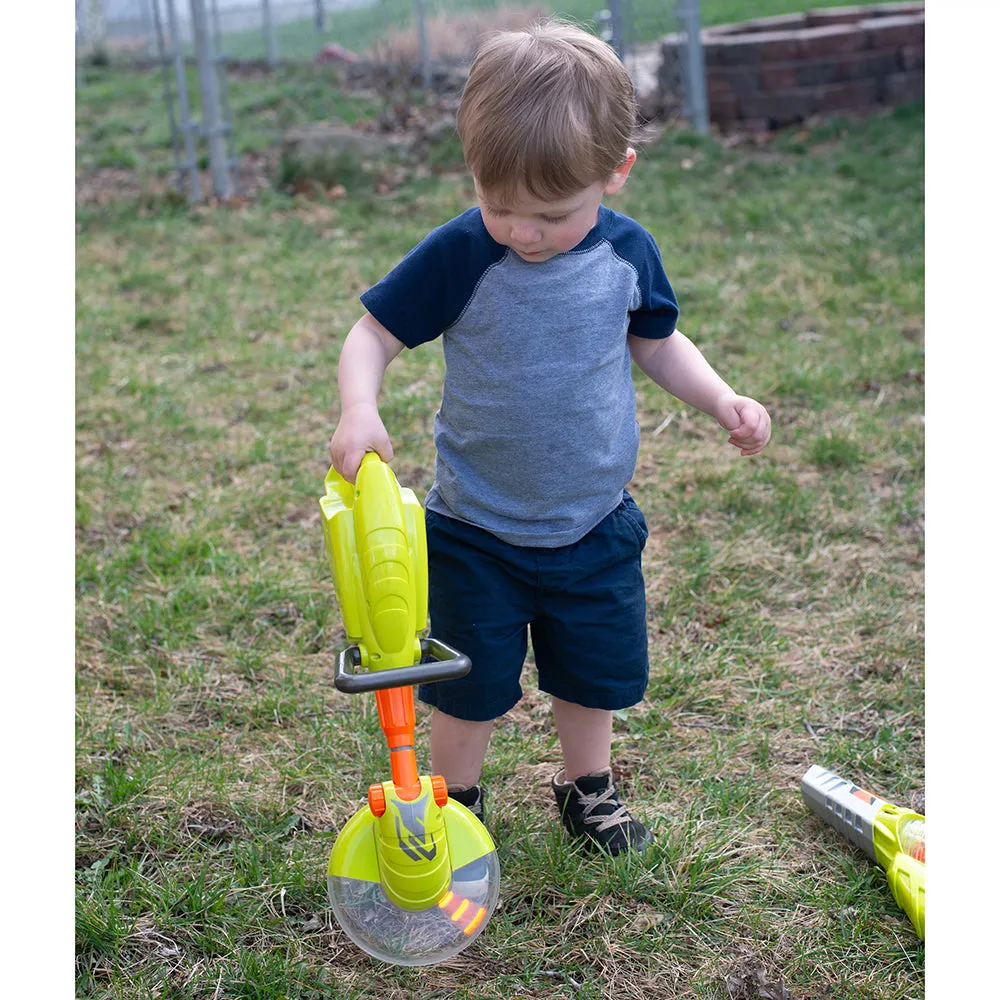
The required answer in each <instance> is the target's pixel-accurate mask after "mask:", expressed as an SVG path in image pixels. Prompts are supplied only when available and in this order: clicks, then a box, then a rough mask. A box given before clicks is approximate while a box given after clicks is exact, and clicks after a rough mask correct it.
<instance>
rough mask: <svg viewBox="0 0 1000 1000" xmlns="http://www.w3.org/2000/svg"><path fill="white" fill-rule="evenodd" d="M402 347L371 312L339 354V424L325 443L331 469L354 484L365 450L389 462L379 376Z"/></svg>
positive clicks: (348, 337)
mask: <svg viewBox="0 0 1000 1000" xmlns="http://www.w3.org/2000/svg"><path fill="white" fill-rule="evenodd" d="M402 349H403V344H402V343H401V342H400V341H399V340H397V339H396V338H395V337H394V336H393V335H392V334H391V333H390V332H389V331H388V330H387V329H386V328H385V327H384V326H382V324H381V323H379V321H378V320H377V319H375V317H374V316H372V315H371V313H365V314H364V316H362V317H361V319H359V320H358V321H357V323H355V324H354V326H353V327H351V332H350V333H349V334H348V335H347V339H346V340H345V341H344V346H343V348H342V349H341V351H340V366H339V377H338V384H339V386H340V422H339V423H338V424H337V429H336V430H335V431H334V433H333V437H332V438H331V439H330V459H331V460H332V462H333V467H334V468H335V469H336V470H337V471H338V472H339V473H340V474H341V475H342V476H343V477H344V478H345V479H346V480H347V481H348V482H351V483H353V482H354V479H355V477H356V476H357V474H358V467H359V466H360V465H361V459H362V458H364V456H365V452H366V451H374V452H378V454H379V456H380V457H381V458H382V460H383V461H385V462H388V461H389V460H390V459H391V458H392V443H391V442H390V441H389V434H388V432H387V431H386V429H385V425H384V424H383V423H382V418H381V417H380V416H379V412H378V393H379V389H380V388H381V386H382V377H383V376H384V375H385V370H386V368H388V367H389V363H390V362H391V361H392V359H393V358H395V357H396V355H397V354H399V352H400V351H402Z"/></svg>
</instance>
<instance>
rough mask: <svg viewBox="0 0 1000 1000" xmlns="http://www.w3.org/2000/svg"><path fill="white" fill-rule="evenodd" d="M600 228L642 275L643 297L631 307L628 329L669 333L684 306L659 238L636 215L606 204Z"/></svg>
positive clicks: (646, 334) (651, 335) (652, 336)
mask: <svg viewBox="0 0 1000 1000" xmlns="http://www.w3.org/2000/svg"><path fill="white" fill-rule="evenodd" d="M596 228H597V229H599V231H600V232H599V234H598V235H599V236H600V237H601V238H603V239H606V240H607V241H608V242H609V243H610V244H611V246H612V247H613V248H614V251H615V253H616V254H617V255H618V256H619V257H621V258H622V260H625V261H628V263H629V264H631V265H632V267H634V268H635V271H636V274H637V275H638V292H639V301H638V303H637V304H634V307H633V309H631V310H630V316H629V330H628V332H629V333H631V334H634V335H635V336H636V337H647V338H650V339H654V340H659V339H662V338H664V337H669V336H670V334H672V333H673V332H674V330H675V329H676V327H677V317H678V316H679V315H680V309H679V308H678V306H677V296H676V295H674V290H673V288H671V286H670V281H669V279H668V278H667V275H666V273H665V272H664V270H663V260H662V259H661V257H660V249H659V247H658V246H657V245H656V240H655V239H653V237H652V235H650V233H648V232H647V231H646V229H644V228H643V227H642V226H640V225H639V223H638V222H636V221H635V220H634V219H630V218H629V217H628V216H627V215H620V214H619V213H618V212H613V211H612V210H611V209H609V208H605V207H604V206H603V205H602V206H601V210H600V214H599V216H598V225H597V227H596Z"/></svg>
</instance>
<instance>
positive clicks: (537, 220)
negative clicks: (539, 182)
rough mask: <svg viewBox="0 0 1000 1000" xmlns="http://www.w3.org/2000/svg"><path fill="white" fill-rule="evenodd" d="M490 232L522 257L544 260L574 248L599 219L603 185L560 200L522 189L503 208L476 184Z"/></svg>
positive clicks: (531, 261)
mask: <svg viewBox="0 0 1000 1000" xmlns="http://www.w3.org/2000/svg"><path fill="white" fill-rule="evenodd" d="M476 194H477V195H478V196H479V207H480V209H481V210H482V213H483V223H484V224H485V226H486V231H487V232H488V233H489V234H490V236H492V237H493V239H495V240H496V241H497V243H501V244H502V245H503V246H505V247H510V248H511V249H512V250H513V251H514V252H515V253H516V254H517V255H518V256H519V257H520V258H521V259H522V260H526V261H529V262H530V263H540V262H541V261H544V260H548V259H549V258H551V257H555V255H556V254H560V253H565V252H566V251H567V250H572V249H573V247H575V246H576V245H577V244H578V243H579V242H580V241H581V240H582V239H583V238H584V237H585V236H586V235H587V233H589V232H590V230H591V229H592V228H593V226H594V224H595V223H596V222H597V210H598V208H599V207H600V204H601V197H602V195H603V194H604V185H603V184H599V183H598V184H591V186H590V187H588V188H585V189H584V190H583V191H580V192H579V193H578V194H575V195H572V196H571V197H569V198H563V199H561V200H559V201H541V200H539V199H538V198H532V197H531V196H530V195H528V194H527V193H525V192H522V193H521V194H520V195H519V196H518V198H517V200H516V201H515V202H513V203H512V204H510V205H508V206H506V207H505V208H503V209H501V208H499V207H498V206H496V205H495V204H494V203H492V202H491V201H490V197H489V194H488V193H486V192H484V191H482V190H481V189H480V187H479V183H478V182H477V183H476Z"/></svg>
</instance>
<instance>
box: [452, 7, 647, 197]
mask: <svg viewBox="0 0 1000 1000" xmlns="http://www.w3.org/2000/svg"><path fill="white" fill-rule="evenodd" d="M458 134H459V136H460V137H461V139H462V145H463V147H464V150H465V162H466V163H467V164H468V167H469V169H470V170H471V171H472V173H473V175H474V176H475V178H476V180H477V181H478V182H479V185H480V187H481V188H482V189H483V190H484V191H487V192H489V194H490V197H491V198H492V199H494V200H496V201H498V202H500V203H503V202H506V201H511V200H513V199H514V198H515V197H516V196H517V193H518V191H519V190H520V189H521V188H522V187H523V188H525V189H526V190H527V191H528V192H529V193H530V194H531V195H532V196H533V197H535V198H539V199H541V200H545V201H550V200H551V201H558V200H561V199H564V198H568V197H572V196H573V195H574V194H576V193H577V192H579V191H582V190H583V189H584V188H587V187H589V186H590V185H591V184H594V183H595V182H597V181H607V180H609V179H610V178H611V175H612V174H613V173H614V170H615V168H616V167H617V166H619V165H620V164H621V163H622V162H623V161H624V160H625V159H626V157H627V155H628V149H629V146H630V145H632V144H634V143H635V142H636V139H637V135H636V101H635V90H634V88H633V85H632V80H631V79H630V77H629V75H628V72H627V71H626V69H625V67H624V66H623V65H622V63H621V60H620V59H619V58H618V56H617V55H616V53H615V51H614V49H612V48H611V47H610V46H609V45H607V44H606V43H605V42H602V41H601V40H600V39H599V38H596V37H595V36H594V35H591V34H589V33H588V32H586V31H584V30H583V29H582V28H578V27H576V26H575V25H572V24H568V23H566V22H565V21H560V20H549V21H545V22H543V23H540V24H535V25H532V26H531V27H529V28H528V29H526V30H525V31H503V32H497V33H495V34H491V35H488V36H487V37H486V38H485V39H484V40H483V42H482V44H481V46H480V48H479V51H478V52H477V54H476V58H475V60H474V61H473V63H472V67H471V69H470V70H469V79H468V81H467V83H466V85H465V90H464V91H463V93H462V102H461V105H460V106H459V111H458Z"/></svg>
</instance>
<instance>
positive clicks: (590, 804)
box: [580, 785, 632, 833]
mask: <svg viewBox="0 0 1000 1000" xmlns="http://www.w3.org/2000/svg"><path fill="white" fill-rule="evenodd" d="M605 802H610V803H617V805H618V808H617V809H615V810H614V811H613V812H610V813H608V814H607V815H601V816H595V815H593V813H594V810H595V809H597V808H598V807H600V806H602V805H604V803H605ZM580 804H581V805H582V806H583V816H582V819H583V822H584V823H589V824H591V825H596V826H597V832H598V833H603V832H604V831H605V830H608V829H610V828H611V827H613V826H626V825H627V824H628V823H629V822H630V821H631V819H632V817H631V816H630V815H629V811H628V807H627V806H625V804H624V803H622V802H620V801H619V800H618V792H617V790H616V789H615V786H614V785H608V787H607V788H605V789H604V791H603V792H593V793H592V794H590V795H585V794H584V793H583V792H580Z"/></svg>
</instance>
